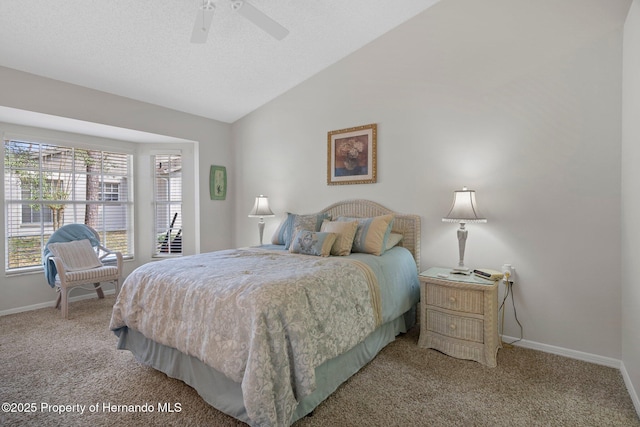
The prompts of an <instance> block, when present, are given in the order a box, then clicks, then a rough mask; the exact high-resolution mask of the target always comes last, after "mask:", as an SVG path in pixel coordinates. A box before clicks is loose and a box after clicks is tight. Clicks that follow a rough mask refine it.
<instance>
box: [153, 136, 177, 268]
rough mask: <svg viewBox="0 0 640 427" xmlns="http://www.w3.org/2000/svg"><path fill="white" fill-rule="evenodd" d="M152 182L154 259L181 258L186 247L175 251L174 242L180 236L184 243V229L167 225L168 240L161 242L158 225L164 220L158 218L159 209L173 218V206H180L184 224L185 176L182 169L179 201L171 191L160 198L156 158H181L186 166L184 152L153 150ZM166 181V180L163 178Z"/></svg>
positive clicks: (169, 171)
mask: <svg viewBox="0 0 640 427" xmlns="http://www.w3.org/2000/svg"><path fill="white" fill-rule="evenodd" d="M150 154H151V174H152V176H151V182H152V183H153V184H152V185H153V202H152V205H153V224H152V227H153V232H152V236H153V242H152V243H153V246H152V247H153V254H152V257H154V258H164V257H180V256H182V255H183V253H184V245H183V244H182V243H180V246H179V251H175V252H174V250H175V249H176V248H177V245H176V244H172V242H175V240H174V239H175V237H176V236H179V239H180V241H182V227H179V229H178V226H175V224H174V227H173V228H172V229H171V230H169V226H170V225H171V224H166V225H167V227H166V233H167V235H166V236H167V238H165V240H166V241H165V240H163V241H162V242H161V241H160V239H161V237H162V236H161V234H162V233H161V231H163V230H161V229H160V228H159V227H158V224H159V223H161V222H163V221H164V219H161V218H158V212H159V209H161V208H163V207H164V208H166V210H167V212H168V213H167V218H172V217H173V215H172V214H171V206H175V205H179V211H180V212H179V215H178V218H179V219H180V223H179V224H182V221H183V215H184V206H183V203H184V186H183V184H184V174H183V173H182V168H181V169H180V173H179V175H180V197H179V199H174V198H172V197H171V191H170V190H169V193H167V195H165V196H166V197H160V195H159V194H158V189H159V188H158V185H157V179H158V178H159V177H158V171H157V168H156V164H157V161H156V158H157V157H158V156H170V157H179V158H180V164H181V165H183V164H184V156H183V153H182V150H171V149H167V150H153V151H152V152H151V153H150ZM170 168H171V165H170V166H169V169H170ZM166 172H167V178H166V179H168V180H169V187H171V170H168V171H166ZM163 179H165V178H163ZM163 198H166V199H167V200H161V199H163ZM169 221H171V219H169Z"/></svg>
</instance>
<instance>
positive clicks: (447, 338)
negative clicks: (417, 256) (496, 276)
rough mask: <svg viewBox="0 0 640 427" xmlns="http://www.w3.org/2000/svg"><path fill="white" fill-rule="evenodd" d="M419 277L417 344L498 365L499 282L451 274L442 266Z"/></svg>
mask: <svg viewBox="0 0 640 427" xmlns="http://www.w3.org/2000/svg"><path fill="white" fill-rule="evenodd" d="M438 274H441V275H447V277H439V276H438ZM418 277H419V278H420V339H419V341H418V346H419V347H422V348H433V349H436V350H439V351H441V352H442V353H445V354H448V355H449V356H453V357H457V358H459V359H469V360H475V361H476V362H479V363H481V364H483V365H486V366H488V367H491V368H493V367H495V366H496V365H497V363H496V354H497V352H498V349H499V348H500V347H501V345H500V339H499V338H498V283H499V282H498V281H495V282H492V281H489V280H487V279H482V278H480V277H476V276H475V275H474V274H471V275H468V276H467V275H462V274H452V273H451V269H450V268H439V267H432V268H430V269H428V270H426V271H423V272H422V273H420V275H419V276H418Z"/></svg>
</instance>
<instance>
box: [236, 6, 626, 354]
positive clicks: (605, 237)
mask: <svg viewBox="0 0 640 427" xmlns="http://www.w3.org/2000/svg"><path fill="white" fill-rule="evenodd" d="M560 3H562V4H560ZM568 3H571V2H568ZM574 3H577V2H576V1H574ZM579 3H580V7H582V6H583V5H584V7H607V5H605V4H604V3H603V2H594V1H589V2H586V3H585V2H582V1H581V2H579ZM626 5H627V6H628V3H627V4H626ZM575 6H576V8H578V5H577V4H575ZM609 6H610V7H611V3H609ZM554 7H567V2H566V1H565V2H556V1H550V0H549V1H543V2H527V1H503V0H487V1H483V2H477V1H476V0H448V1H444V2H440V3H438V4H436V5H435V6H434V7H432V8H430V9H428V10H427V11H425V12H423V13H422V14H421V15H419V16H417V17H416V18H414V19H413V20H410V21H409V22H407V23H405V24H403V25H402V26H400V27H398V28H396V29H395V30H393V31H391V32H389V33H387V34H385V35H384V36H382V37H381V38H379V39H378V40H376V41H374V42H372V43H370V44H369V45H367V46H366V47H364V48H362V49H360V50H359V51H357V52H355V53H354V54H352V55H350V56H348V57H347V58H345V59H344V60H342V61H340V62H339V63H337V64H335V65H333V66H331V67H329V68H327V69H326V70H324V71H323V72H321V73H319V74H317V75H316V76H314V77H313V78H311V79H309V80H307V81H306V82H304V83H302V84H300V85H299V86H298V87H296V88H294V89H293V90H291V91H289V92H287V93H286V94H284V95H282V96H281V97H279V98H278V99H276V100H274V101H273V102H271V103H269V104H267V105H266V106H264V107H262V108H260V109H258V110H257V111H254V112H253V113H251V114H250V115H248V116H246V117H245V118H243V119H241V120H239V121H238V122H236V123H234V124H233V130H232V132H233V141H234V144H233V146H234V150H235V164H236V167H237V174H236V179H237V181H238V182H237V185H236V211H237V224H236V228H235V236H236V240H235V244H236V245H238V246H243V245H249V244H256V243H257V239H258V236H257V231H256V221H255V220H254V219H253V218H247V217H246V213H247V212H249V210H250V208H251V205H252V202H253V198H254V197H255V196H256V195H258V194H265V195H268V196H269V197H270V201H271V207H272V209H273V210H274V211H275V212H276V213H277V214H278V215H279V216H278V217H277V218H268V219H266V222H267V227H266V230H265V235H269V236H270V235H271V234H272V233H273V231H274V229H275V227H276V226H277V224H278V222H279V220H280V219H282V217H283V215H284V213H285V211H292V212H313V211H317V210H320V209H321V208H323V207H325V206H327V205H329V204H331V203H333V202H336V201H338V200H342V199H348V198H366V199H372V200H375V201H377V202H380V203H381V204H383V205H385V206H387V207H390V208H393V209H396V210H398V211H402V212H408V213H416V214H419V215H421V217H422V230H423V231H422V268H427V267H429V266H453V265H455V264H456V263H457V240H456V237H455V229H456V227H455V226H454V225H452V224H448V223H442V221H441V218H442V216H443V215H445V214H446V213H447V211H448V209H449V207H450V204H451V200H452V192H453V190H455V189H459V188H460V187H462V186H463V185H466V186H468V187H469V188H472V189H475V190H476V191H477V198H478V203H479V206H480V210H481V211H482V213H483V214H484V215H485V216H486V217H487V218H488V222H487V223H486V224H469V225H468V226H467V228H468V229H469V238H468V241H467V249H466V257H465V260H466V263H467V265H469V266H471V267H490V268H496V269H499V268H500V267H501V266H502V264H503V263H511V264H513V265H514V266H515V268H516V273H517V274H516V285H515V287H514V292H515V301H516V305H517V312H518V317H519V319H520V321H521V323H522V324H523V325H524V333H525V339H526V340H528V341H529V342H535V343H543V344H545V345H547V346H556V347H561V348H565V349H571V350H574V351H578V352H585V353H589V354H595V355H600V356H603V357H605V358H611V359H612V360H619V359H620V357H621V317H620V309H621V289H620V281H621V273H620V271H621V261H620V257H621V249H620V244H621V238H620V221H619V218H620V164H621V154H620V152H621V147H620V138H621V135H620V132H621V130H620V117H621V105H622V103H621V84H622V82H621V74H622V27H621V22H623V19H621V16H620V14H621V13H622V12H621V11H620V10H618V11H617V13H618V15H616V14H615V13H613V9H614V8H613V7H612V9H611V10H609V12H611V13H610V14H603V15H602V18H601V19H600V20H598V22H582V21H581V20H580V19H579V16H578V15H576V20H575V22H560V21H557V22H556V21H554V19H553V17H554V16H555V14H554ZM621 8H622V9H624V4H622V3H621ZM497 11H499V13H497ZM624 13H626V9H625V10H624ZM614 15H616V16H614ZM622 16H624V15H622ZM368 123H377V124H378V182H377V183H376V184H369V185H343V186H328V185H327V184H326V150H327V142H326V139H327V131H330V130H336V129H343V128H347V127H352V126H358V125H364V124H368ZM509 306H510V304H509ZM506 334H507V335H509V336H512V337H517V336H519V329H518V328H517V324H516V322H515V321H514V319H513V313H511V311H510V309H509V310H508V311H507V319H506Z"/></svg>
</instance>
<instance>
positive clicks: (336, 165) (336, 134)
mask: <svg viewBox="0 0 640 427" xmlns="http://www.w3.org/2000/svg"><path fill="white" fill-rule="evenodd" d="M377 134H378V126H377V124H375V123H372V124H368V125H364V126H357V127H352V128H347V129H340V130H334V131H330V132H328V133H327V185H345V184H373V183H375V182H376V181H377V173H378V171H377V154H376V151H377V144H378V141H377V139H378V135H377Z"/></svg>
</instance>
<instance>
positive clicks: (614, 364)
mask: <svg viewBox="0 0 640 427" xmlns="http://www.w3.org/2000/svg"><path fill="white" fill-rule="evenodd" d="M517 339H518V338H513V337H508V336H506V335H505V336H503V337H502V340H503V341H504V342H512V341H516V340H517ZM513 345H516V346H518V347H523V348H530V349H532V350H539V351H543V352H545V353H551V354H557V355H559V356H564V357H568V358H571V359H577V360H583V361H585V362H590V363H595V364H597V365H604V366H609V367H611V368H616V369H620V368H621V367H622V362H621V361H620V360H618V359H614V358H612V357H605V356H598V355H597V354H592V353H585V352H583V351H578V350H571V349H568V348H564V347H556V346H554V345H548V344H542V343H539V342H535V341H527V340H521V341H518V342H516V343H514V344H513Z"/></svg>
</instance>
